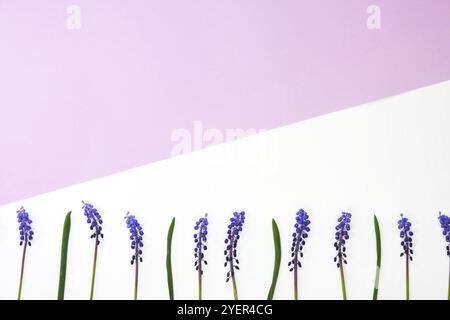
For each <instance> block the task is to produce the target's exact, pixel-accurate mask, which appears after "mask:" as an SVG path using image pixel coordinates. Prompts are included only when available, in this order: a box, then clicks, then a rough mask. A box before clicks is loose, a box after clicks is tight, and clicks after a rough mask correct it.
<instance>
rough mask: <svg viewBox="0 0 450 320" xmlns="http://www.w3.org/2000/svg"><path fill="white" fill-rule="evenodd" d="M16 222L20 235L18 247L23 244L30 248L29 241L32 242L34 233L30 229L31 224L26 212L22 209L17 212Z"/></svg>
mask: <svg viewBox="0 0 450 320" xmlns="http://www.w3.org/2000/svg"><path fill="white" fill-rule="evenodd" d="M17 220H18V222H19V234H20V245H22V244H24V243H25V246H27V245H28V246H31V240H33V235H34V232H33V230H32V229H31V223H33V221H31V220H30V217H29V215H28V212H26V211H25V208H24V207H21V208H20V209H19V211H17Z"/></svg>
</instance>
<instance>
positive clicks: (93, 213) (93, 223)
mask: <svg viewBox="0 0 450 320" xmlns="http://www.w3.org/2000/svg"><path fill="white" fill-rule="evenodd" d="M82 203H83V207H82V209H83V210H84V215H85V216H86V222H87V223H88V224H89V227H90V229H91V230H93V231H94V233H93V234H91V239H94V238H96V239H97V244H99V243H100V240H99V239H98V237H101V238H103V232H102V226H101V225H102V224H103V220H102V217H101V216H100V213H99V212H98V211H97V209H96V208H94V206H93V205H92V204H90V203H86V202H84V201H82Z"/></svg>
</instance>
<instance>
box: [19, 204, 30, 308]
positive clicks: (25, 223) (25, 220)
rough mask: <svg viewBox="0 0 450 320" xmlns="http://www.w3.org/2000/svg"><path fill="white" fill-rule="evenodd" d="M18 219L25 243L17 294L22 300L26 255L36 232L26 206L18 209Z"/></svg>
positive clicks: (21, 237) (23, 243)
mask: <svg viewBox="0 0 450 320" xmlns="http://www.w3.org/2000/svg"><path fill="white" fill-rule="evenodd" d="M17 220H18V222H19V235H20V242H19V244H20V246H22V245H23V253H22V266H21V269H20V281H19V293H18V296H17V300H20V298H21V295H22V283H23V273H24V270H25V257H26V254H27V247H28V246H31V240H33V236H34V232H33V230H32V228H31V224H32V223H33V221H31V220H30V217H29V215H28V212H27V211H26V210H25V208H24V207H21V208H20V209H19V211H17Z"/></svg>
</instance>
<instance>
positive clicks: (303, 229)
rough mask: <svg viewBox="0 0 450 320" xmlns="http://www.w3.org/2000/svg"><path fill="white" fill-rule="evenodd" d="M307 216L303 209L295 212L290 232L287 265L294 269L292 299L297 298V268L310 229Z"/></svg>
mask: <svg viewBox="0 0 450 320" xmlns="http://www.w3.org/2000/svg"><path fill="white" fill-rule="evenodd" d="M310 224H311V222H310V221H309V216H308V214H307V213H306V211H305V210H303V209H300V210H299V211H298V212H297V213H296V217H295V225H294V233H293V234H292V246H291V261H289V263H288V266H290V267H291V268H290V269H289V271H290V272H292V271H294V299H295V300H298V271H299V270H298V269H299V268H301V267H302V264H301V262H300V259H301V258H303V248H304V246H305V241H306V238H308V232H309V231H310V228H309V225H310Z"/></svg>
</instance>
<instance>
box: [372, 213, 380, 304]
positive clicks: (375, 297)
mask: <svg viewBox="0 0 450 320" xmlns="http://www.w3.org/2000/svg"><path fill="white" fill-rule="evenodd" d="M373 223H374V227H375V237H376V245H377V270H376V275H375V286H374V288H373V300H378V286H379V284H380V271H381V235H380V225H379V223H378V219H377V216H375V215H374V216H373Z"/></svg>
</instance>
